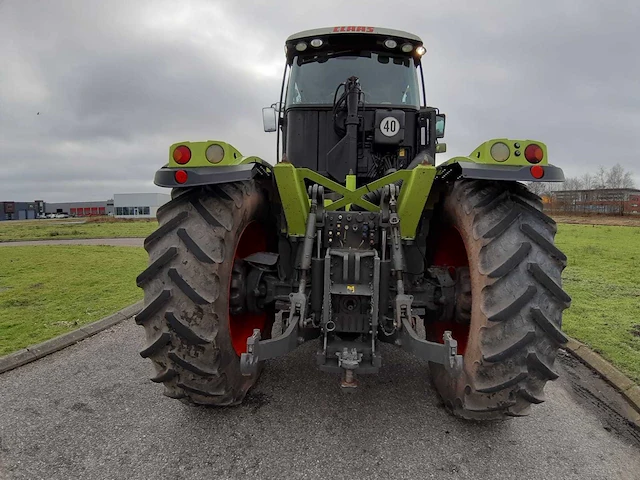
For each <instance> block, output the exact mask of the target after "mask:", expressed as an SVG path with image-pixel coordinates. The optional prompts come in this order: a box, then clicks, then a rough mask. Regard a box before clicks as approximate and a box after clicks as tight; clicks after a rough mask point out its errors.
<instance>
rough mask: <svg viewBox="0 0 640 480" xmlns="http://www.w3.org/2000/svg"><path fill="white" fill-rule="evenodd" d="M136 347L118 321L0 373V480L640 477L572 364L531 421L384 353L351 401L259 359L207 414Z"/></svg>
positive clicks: (306, 367) (636, 439)
mask: <svg viewBox="0 0 640 480" xmlns="http://www.w3.org/2000/svg"><path fill="white" fill-rule="evenodd" d="M142 343H143V332H142V329H141V328H140V327H137V326H136V325H135V324H134V323H133V321H132V320H127V321H126V322H125V323H122V324H120V325H118V326H116V327H114V328H112V329H110V330H106V331H105V332H102V333H100V334H98V335H96V336H94V337H91V338H89V339H87V340H85V341H83V342H81V343H79V344H77V345H75V346H73V347H70V348H68V349H66V350H63V351H61V352H58V353H56V354H53V355H51V356H49V357H46V358H44V359H42V360H39V361H37V362H34V363H32V364H29V365H26V366H24V367H21V368H19V369H16V370H13V371H10V372H7V373H5V374H2V375H0V478H17V479H75V478H82V479H98V478H100V479H102V478H105V479H111V478H114V479H119V478H126V479H160V478H168V479H183V478H184V479H216V478H221V479H225V478H240V477H245V476H246V477H247V478H254V479H263V478H277V479H297V478H301V479H302V478H309V479H315V478H322V479H338V478H348V479H360V478H363V479H376V478H381V479H385V480H388V479H393V478H407V479H418V478H420V479H422V478H436V479H449V478H452V479H472V478H473V479H475V478H478V479H527V480H535V479H562V480H564V479H580V480H588V479H618V478H624V479H636V480H637V479H640V434H639V432H638V431H637V430H634V429H632V428H631V427H629V426H628V425H626V424H625V422H624V421H623V420H622V419H621V418H620V417H618V416H617V414H615V412H614V411H613V410H612V409H611V408H609V407H608V406H607V405H606V404H605V403H604V402H602V401H600V400H599V399H598V398H597V397H593V396H592V395H591V394H589V393H588V388H587V389H585V388H584V387H583V386H580V385H578V383H576V379H577V377H579V376H580V375H584V372H582V373H581V372H580V368H582V367H581V366H580V365H576V364H575V361H571V360H570V359H565V362H563V363H565V365H564V366H562V365H559V366H558V368H559V370H560V371H561V374H562V377H561V379H560V380H558V381H556V382H555V383H550V384H549V385H548V387H547V388H546V394H547V398H548V401H547V402H546V403H544V404H542V405H540V406H538V408H536V409H535V410H534V412H533V415H532V416H530V417H527V418H519V419H512V420H509V421H506V422H500V423H497V424H476V423H468V422H464V421H461V420H457V419H455V418H452V417H451V416H449V415H448V414H447V413H446V412H445V410H444V409H443V408H442V407H441V406H440V404H439V401H438V398H437V396H436V395H435V394H434V392H433V391H432V390H431V389H430V387H429V384H428V381H427V376H426V366H425V365H424V364H423V363H422V362H420V361H417V360H414V359H413V358H412V357H410V356H409V355H407V354H404V353H403V352H400V351H397V350H394V349H393V348H392V347H389V346H387V348H385V349H384V350H383V353H384V357H383V359H384V361H385V363H386V367H385V368H384V370H383V372H382V373H381V374H380V375H378V376H373V377H366V378H365V377H363V378H362V386H361V387H360V390H359V391H358V392H356V393H354V394H350V395H349V394H343V393H342V392H340V391H339V388H338V381H337V378H336V377H335V376H332V375H327V374H324V373H321V372H319V371H317V370H316V368H315V366H314V364H313V357H312V352H313V348H314V344H306V345H304V346H303V347H302V348H300V349H298V350H297V351H295V352H293V353H292V354H291V355H289V356H288V357H285V358H281V359H278V360H276V361H271V362H269V364H268V368H267V369H266V371H265V373H264V374H263V377H262V378H261V380H260V382H259V383H258V385H257V387H256V388H255V389H254V390H253V392H252V393H251V394H250V396H249V397H248V399H247V401H246V404H245V405H243V406H241V407H236V408H231V409H224V410H214V409H204V408H190V407H187V406H185V405H183V404H181V403H179V402H178V401H175V400H171V399H168V398H166V397H164V396H162V395H161V390H162V387H161V386H159V385H155V384H153V383H151V382H149V380H148V377H149V376H150V374H151V365H150V363H149V362H148V361H146V360H143V359H142V358H140V357H139V356H138V353H137V352H138V351H139V350H140V348H141V346H142ZM587 375H589V374H588V373H587ZM591 387H592V388H594V389H595V390H597V391H599V390H600V389H601V387H599V386H596V387H593V385H591ZM602 388H604V387H602Z"/></svg>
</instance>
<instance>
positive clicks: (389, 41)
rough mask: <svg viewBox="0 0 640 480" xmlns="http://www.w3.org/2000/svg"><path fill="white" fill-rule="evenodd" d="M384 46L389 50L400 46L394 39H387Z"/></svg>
mask: <svg viewBox="0 0 640 480" xmlns="http://www.w3.org/2000/svg"><path fill="white" fill-rule="evenodd" d="M384 46H385V47H387V48H389V49H393V48H396V47H397V46H398V42H396V41H395V40H394V39H392V38H387V39H386V40H385V41H384Z"/></svg>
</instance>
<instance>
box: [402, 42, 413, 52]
mask: <svg viewBox="0 0 640 480" xmlns="http://www.w3.org/2000/svg"><path fill="white" fill-rule="evenodd" d="M411 50H413V45H411V44H410V43H405V44H404V45H402V51H403V52H404V53H409V52H410V51H411Z"/></svg>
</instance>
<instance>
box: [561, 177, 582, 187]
mask: <svg viewBox="0 0 640 480" xmlns="http://www.w3.org/2000/svg"><path fill="white" fill-rule="evenodd" d="M562 187H563V189H564V190H582V189H583V183H582V180H581V179H579V178H578V177H568V178H566V179H565V181H564V182H563V184H562Z"/></svg>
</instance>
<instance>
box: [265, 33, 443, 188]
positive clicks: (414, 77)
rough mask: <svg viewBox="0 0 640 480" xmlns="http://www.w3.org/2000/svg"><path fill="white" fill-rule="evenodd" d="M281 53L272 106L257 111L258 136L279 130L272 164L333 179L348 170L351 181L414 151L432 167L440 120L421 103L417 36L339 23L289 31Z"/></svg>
mask: <svg viewBox="0 0 640 480" xmlns="http://www.w3.org/2000/svg"><path fill="white" fill-rule="evenodd" d="M285 50H286V58H287V63H286V67H285V73H284V78H283V85H282V89H281V99H280V102H279V103H277V104H274V105H273V106H272V107H270V108H267V109H264V111H263V115H264V120H265V131H276V130H279V133H282V138H283V142H282V150H281V147H280V142H279V138H278V152H277V154H278V158H279V159H280V158H286V160H287V161H289V162H291V163H293V164H294V165H295V166H296V167H306V168H309V169H311V170H314V171H316V172H319V173H320V174H322V175H326V176H328V177H330V178H332V179H334V180H336V181H339V182H343V181H344V180H345V177H346V175H348V174H349V173H351V174H354V175H355V176H356V178H357V182H358V184H365V183H367V182H368V181H371V180H372V179H376V178H380V177H381V176H383V175H385V173H388V172H390V171H394V170H398V169H404V168H407V167H409V166H410V164H411V162H412V161H413V160H414V159H415V158H416V156H417V155H418V154H419V153H422V154H423V155H422V156H421V157H420V158H421V161H424V160H425V159H426V160H427V162H428V163H432V164H433V157H434V154H435V153H436V145H437V140H436V139H437V138H439V137H442V136H444V115H440V114H439V113H438V111H437V109H435V108H431V107H427V106H426V104H425V93H424V92H425V88H424V80H423V76H422V66H421V59H422V56H423V55H424V53H425V51H426V50H425V47H424V46H423V44H422V40H420V38H419V37H417V36H415V35H412V34H410V33H406V32H402V31H398V30H390V29H383V28H374V27H366V26H339V27H331V28H322V29H316V30H307V31H304V32H300V33H297V34H294V35H292V36H290V37H289V38H288V39H287V41H286V43H285ZM436 123H437V124H438V125H437V126H438V127H439V128H438V129H437V131H436ZM281 151H282V157H281Z"/></svg>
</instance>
